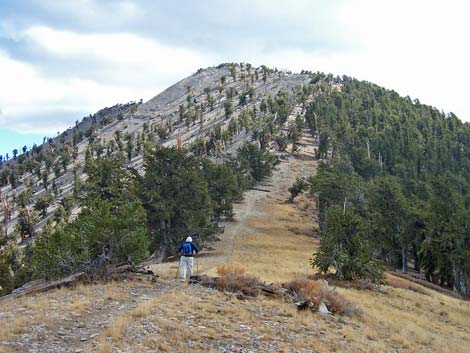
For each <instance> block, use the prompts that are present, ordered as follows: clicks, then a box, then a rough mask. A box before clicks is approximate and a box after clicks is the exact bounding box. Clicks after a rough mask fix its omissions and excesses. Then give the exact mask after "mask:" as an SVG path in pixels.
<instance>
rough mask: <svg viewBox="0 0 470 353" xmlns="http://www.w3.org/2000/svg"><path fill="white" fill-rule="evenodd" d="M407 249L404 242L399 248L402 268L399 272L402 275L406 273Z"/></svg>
mask: <svg viewBox="0 0 470 353" xmlns="http://www.w3.org/2000/svg"><path fill="white" fill-rule="evenodd" d="M407 248H408V247H407V246H406V242H405V243H403V244H402V246H401V261H402V267H401V271H402V272H403V273H408V249H407Z"/></svg>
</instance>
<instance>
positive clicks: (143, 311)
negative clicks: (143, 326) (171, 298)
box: [131, 298, 160, 318]
mask: <svg viewBox="0 0 470 353" xmlns="http://www.w3.org/2000/svg"><path fill="white" fill-rule="evenodd" d="M159 301H160V299H159V298H152V299H150V300H146V301H144V302H142V303H140V304H139V305H138V306H137V308H135V309H134V310H133V311H132V312H131V315H132V317H134V318H143V317H146V316H148V315H149V314H150V313H151V312H152V310H154V308H155V306H156V303H158V302H159Z"/></svg>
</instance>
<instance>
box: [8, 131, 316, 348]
mask: <svg viewBox="0 0 470 353" xmlns="http://www.w3.org/2000/svg"><path fill="white" fill-rule="evenodd" d="M312 142H313V141H312V138H311V136H310V135H309V134H308V132H307V131H305V132H304V137H303V139H302V141H301V143H300V146H301V147H300V149H299V151H298V152H297V153H296V154H289V155H287V156H286V158H285V159H284V160H282V161H281V163H280V164H279V165H278V166H277V167H276V168H275V170H274V171H273V175H272V177H271V178H269V179H267V180H265V181H263V182H261V183H259V184H258V185H256V186H255V188H254V189H251V190H248V191H247V192H246V193H245V195H244V198H243V200H242V201H241V202H240V203H238V204H236V205H234V212H235V217H234V219H233V220H232V221H230V222H226V223H225V224H223V226H224V227H225V232H224V233H223V234H222V235H221V239H220V241H217V242H214V243H212V244H210V246H209V248H210V249H211V250H209V251H205V254H204V256H202V257H201V258H200V259H199V262H200V263H199V272H200V273H202V272H204V273H208V274H215V273H216V267H217V265H219V264H222V263H230V262H237V261H238V260H239V259H240V258H239V257H240V251H241V249H242V248H243V246H244V245H243V241H244V239H247V238H248V237H249V236H250V235H251V236H258V233H256V232H259V230H257V229H256V227H253V222H255V221H256V220H261V222H262V223H264V222H265V219H268V222H269V219H270V218H275V217H277V218H279V215H277V216H276V215H275V214H274V213H272V214H271V211H273V210H274V208H270V207H271V206H275V205H281V206H282V205H286V200H287V199H288V197H289V192H288V190H287V189H288V187H289V186H290V185H292V183H293V182H294V181H295V179H296V178H297V177H307V176H309V175H312V173H314V171H315V169H316V165H317V161H315V160H314V158H313V148H314V146H313V143H312ZM260 190H263V191H260ZM270 205H271V206H270ZM288 205H289V207H293V208H294V207H295V206H292V204H288ZM273 212H274V211H273ZM291 223H292V222H290V221H289V220H288V219H287V221H286V220H284V225H286V224H287V226H289V225H292V224H291ZM302 261H303V260H302ZM255 265H256V264H255ZM258 265H259V266H264V264H261V263H260V264H258ZM177 266H178V265H177V263H176V262H174V263H165V264H155V265H152V267H153V268H154V270H155V271H156V272H157V273H159V274H161V277H162V279H163V280H162V281H159V283H157V284H151V283H146V282H142V283H139V282H127V283H126V282H119V283H114V284H112V283H110V284H99V285H96V286H89V287H83V288H78V289H77V290H74V291H68V290H58V291H52V292H50V293H45V294H40V295H37V296H31V297H26V298H20V299H18V300H15V301H11V302H5V303H2V307H1V308H0V326H3V327H0V352H84V351H87V350H89V349H90V347H93V345H94V344H96V343H95V342H96V340H97V339H98V338H99V337H101V336H102V335H103V334H105V333H106V332H107V331H106V330H109V328H110V326H112V323H113V322H115V321H116V320H117V321H119V319H120V318H122V317H129V316H132V312H133V310H134V309H135V308H136V307H137V306H138V305H139V304H140V303H143V302H146V301H148V300H153V299H155V298H160V297H162V296H165V293H168V292H171V290H172V289H174V288H175V287H177V286H180V285H181V284H180V283H178V282H177V281H175V280H172V278H174V277H175V274H176V271H177V269H178V267H177ZM267 266H270V265H267ZM7 322H8V323H10V325H12V326H15V327H14V329H11V326H10V328H7V327H6V326H4V324H6V323H7ZM25 323H27V325H26V326H25ZM12 332H13V336H12ZM12 337H14V339H12ZM92 350H93V349H92Z"/></svg>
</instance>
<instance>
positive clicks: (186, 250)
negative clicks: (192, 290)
mask: <svg viewBox="0 0 470 353" xmlns="http://www.w3.org/2000/svg"><path fill="white" fill-rule="evenodd" d="M178 252H179V253H180V255H181V257H180V274H181V281H182V282H184V281H186V266H187V267H188V268H189V277H191V276H192V275H193V264H194V253H196V254H197V253H198V252H199V249H198V247H197V245H196V244H194V243H193V238H191V237H187V238H186V241H185V242H184V243H183V244H181V245H180V247H179V248H178Z"/></svg>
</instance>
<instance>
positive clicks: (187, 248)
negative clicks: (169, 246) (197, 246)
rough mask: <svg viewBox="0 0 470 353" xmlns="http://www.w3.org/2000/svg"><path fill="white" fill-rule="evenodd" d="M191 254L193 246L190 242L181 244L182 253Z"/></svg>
mask: <svg viewBox="0 0 470 353" xmlns="http://www.w3.org/2000/svg"><path fill="white" fill-rule="evenodd" d="M192 254H193V247H192V246H191V244H190V243H184V244H183V255H192Z"/></svg>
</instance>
